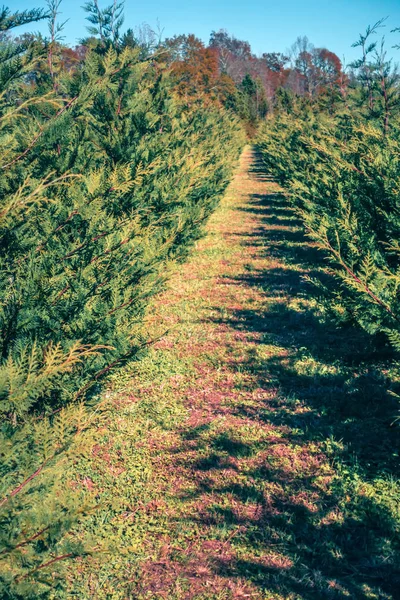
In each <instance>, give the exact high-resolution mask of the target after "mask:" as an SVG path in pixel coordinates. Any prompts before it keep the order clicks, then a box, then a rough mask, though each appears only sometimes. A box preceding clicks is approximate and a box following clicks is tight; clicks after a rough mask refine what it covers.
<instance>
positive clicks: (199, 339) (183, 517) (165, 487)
mask: <svg viewBox="0 0 400 600" xmlns="http://www.w3.org/2000/svg"><path fill="white" fill-rule="evenodd" d="M322 261H323V259H322V258H321V256H320V255H319V254H318V253H317V252H316V250H315V248H314V247H313V246H312V244H310V243H309V241H307V240H306V239H305V238H304V235H303V233H302V230H301V227H300V224H299V223H298V221H297V220H296V218H295V216H294V214H293V212H292V210H291V209H290V208H289V207H288V205H287V201H286V199H285V197H284V196H283V195H282V193H281V191H280V190H279V188H278V187H277V186H276V184H274V183H273V182H271V181H269V180H268V178H267V177H265V176H263V175H262V174H261V173H259V172H258V171H257V164H256V161H255V158H254V155H253V154H252V153H251V152H250V150H247V151H246V152H245V154H244V156H243V157H242V162H241V165H240V168H239V170H238V172H237V174H236V178H235V180H234V182H233V183H232V185H231V187H230V188H229V189H228V192H227V194H226V197H225V199H224V201H223V203H222V205H221V206H220V208H219V209H218V210H217V212H216V213H215V215H214V216H213V218H212V220H211V222H210V224H209V227H208V233H207V237H205V238H204V239H203V240H201V241H200V242H199V243H198V244H197V246H196V248H195V250H194V251H193V252H192V255H191V257H190V258H189V260H188V262H187V263H186V264H185V265H184V266H183V267H181V270H180V271H176V272H175V273H174V274H173V277H172V279H171V281H170V284H169V288H168V290H166V291H165V292H164V293H163V294H162V295H161V296H160V297H158V298H157V299H155V301H154V305H153V306H152V308H151V310H150V311H149V314H148V325H149V326H150V325H151V328H152V331H153V333H154V337H155V338H157V337H158V336H160V335H161V339H160V340H159V341H158V342H157V343H156V344H155V345H154V346H152V347H150V349H149V352H148V353H147V355H146V356H145V357H144V358H143V359H142V360H141V361H139V362H135V363H133V364H131V365H129V366H128V367H127V368H126V369H125V370H124V371H123V372H120V373H118V374H117V375H115V376H114V378H113V381H112V383H111V386H110V389H109V390H108V392H107V394H108V396H107V410H106V411H105V412H104V414H103V413H102V416H101V419H100V418H99V422H98V423H97V428H98V431H97V435H98V443H97V445H96V447H95V451H94V452H92V453H91V455H90V456H84V457H82V459H81V460H80V461H79V463H78V464H77V465H76V477H75V485H79V486H83V487H87V488H88V489H90V490H91V492H92V493H93V494H94V495H95V497H96V501H97V503H98V505H99V508H98V509H97V510H96V511H94V512H93V514H92V516H91V517H90V518H89V519H86V520H85V521H83V522H82V524H81V526H80V527H79V528H77V530H76V531H75V532H74V534H73V535H74V536H76V537H79V538H80V539H82V540H83V541H84V542H85V544H86V546H87V547H88V548H90V549H91V553H90V554H89V555H88V556H86V557H84V558H81V559H79V560H78V561H76V562H75V563H74V564H73V566H71V570H70V581H69V591H68V597H71V598H73V597H76V598H98V599H103V598H104V599H106V598H107V599H108V598H110V599H114V598H115V599H126V598H132V599H133V598H134V599H139V600H142V599H143V600H144V599H150V598H167V599H170V600H183V599H190V598H196V599H204V600H214V599H215V600H217V599H221V600H222V599H224V600H225V599H234V598H255V599H260V600H261V599H264V600H267V599H268V600H273V599H276V600H278V599H279V600H295V599H296V600H297V599H314V598H315V599H321V598H338V599H347V598H360V599H361V598H362V599H364V598H365V599H393V600H395V599H396V598H398V597H399V596H398V590H399V589H400V568H399V567H400V565H399V522H400V519H399V516H400V515H399V510H400V508H399V507H400V502H399V500H400V492H399V482H398V466H399V463H398V450H399V427H398V424H396V423H394V421H395V419H396V416H397V414H398V405H397V404H396V398H395V397H394V396H393V395H391V394H390V393H389V390H394V391H396V389H397V388H398V385H399V383H398V371H397V369H396V365H395V362H394V361H393V358H392V357H391V356H390V354H389V353H387V352H386V353H385V352H384V351H383V350H382V348H379V347H377V344H376V343H375V342H374V341H373V340H371V339H370V338H368V337H367V336H365V335H364V334H362V333H361V332H360V331H358V330H355V329H354V330H353V329H351V328H347V329H346V330H343V329H338V328H337V327H336V326H334V325H333V324H332V323H330V321H329V316H328V315H326V314H324V313H323V311H322V310H321V309H320V308H319V306H318V303H317V301H316V298H315V296H314V289H313V287H312V285H311V284H310V283H309V282H308V281H307V279H305V276H311V277H317V276H320V274H321V272H322V266H323V262H322ZM165 331H167V333H165V334H164V335H162V334H163V332H165Z"/></svg>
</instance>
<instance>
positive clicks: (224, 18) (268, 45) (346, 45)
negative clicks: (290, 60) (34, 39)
mask: <svg viewBox="0 0 400 600" xmlns="http://www.w3.org/2000/svg"><path fill="white" fill-rule="evenodd" d="M111 2H112V0H105V1H104V0H100V5H102V6H105V5H107V4H111ZM83 3H84V0H63V2H62V6H61V10H62V15H61V17H60V18H61V19H62V20H65V19H69V21H68V23H67V24H66V25H65V29H64V35H65V42H67V43H68V44H70V45H74V44H75V43H76V42H77V41H78V40H79V39H80V38H82V37H84V36H86V35H87V33H86V30H85V23H87V22H86V21H85V13H84V11H83V9H82V8H81V6H82V5H83ZM4 4H5V5H7V4H8V5H9V6H10V8H11V7H12V9H14V10H15V9H17V10H24V9H26V8H32V7H45V5H46V2H45V0H13V1H12V2H8V3H7V0H4ZM382 17H388V20H387V22H386V27H385V28H384V29H382V30H381V34H382V35H385V37H386V40H387V51H388V55H389V56H393V57H394V59H395V60H396V62H399V63H400V51H399V50H394V49H392V48H391V46H393V45H394V44H396V43H399V44H400V32H399V33H397V34H392V33H390V30H391V29H394V28H395V27H400V0H329V1H327V0H230V1H228V0H192V1H190V0H186V1H185V0H150V1H147V2H143V0H140V1H134V0H126V2H125V25H124V27H125V28H127V27H131V28H132V29H135V27H136V26H138V25H140V24H141V23H148V24H149V25H150V26H152V27H156V26H157V22H159V24H160V27H161V28H162V29H163V30H164V36H165V37H170V36H172V35H174V34H175V33H178V34H179V33H194V34H195V35H197V36H198V37H199V38H201V39H202V40H203V41H204V42H208V40H209V36H210V32H211V31H212V30H218V29H221V28H223V29H226V30H227V31H228V32H229V33H231V34H233V35H235V36H236V37H237V38H239V39H243V40H247V41H248V42H250V44H251V47H252V50H253V52H254V53H256V54H260V53H262V52H285V50H286V49H287V48H288V47H290V46H291V44H292V43H293V42H294V40H295V39H296V37H297V36H299V35H306V36H307V37H308V38H309V40H310V41H311V42H312V43H313V44H314V45H315V46H316V47H326V48H328V49H329V50H331V51H333V52H335V53H336V54H337V55H338V56H339V58H341V59H343V57H345V59H346V62H347V63H348V62H349V61H351V60H353V59H354V58H355V57H356V56H358V50H357V49H354V48H351V44H352V42H354V41H355V40H356V39H357V37H358V34H359V33H360V32H362V31H365V28H366V27H367V25H369V24H374V23H375V22H376V21H378V20H379V19H380V18H382ZM25 29H26V28H25ZM28 29H29V28H28ZM32 29H34V30H35V31H42V32H43V33H44V32H46V25H45V24H44V23H43V24H36V25H33V27H31V28H30V30H32ZM21 31H22V29H21ZM377 39H378V38H377Z"/></svg>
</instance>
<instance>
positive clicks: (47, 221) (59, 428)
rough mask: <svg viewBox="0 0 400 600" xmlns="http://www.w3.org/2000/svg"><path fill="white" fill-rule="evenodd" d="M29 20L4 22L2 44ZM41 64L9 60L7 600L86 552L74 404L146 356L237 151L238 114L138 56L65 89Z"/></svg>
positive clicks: (106, 63)
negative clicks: (175, 268)
mask: <svg viewBox="0 0 400 600" xmlns="http://www.w3.org/2000/svg"><path fill="white" fill-rule="evenodd" d="M41 16H42V14H41V13H36V12H32V13H26V15H25V21H26V20H29V19H34V18H37V17H41ZM119 18H120V17H118V19H119ZM21 19H22V20H23V19H24V17H22V15H19V16H15V15H11V14H10V13H9V12H7V11H4V13H3V16H0V28H1V27H2V28H3V30H5V29H7V27H10V26H11V25H12V24H14V23H15V24H18V23H19V22H21ZM110 36H111V37H112V35H111V34H110ZM55 51H56V45H55V44H52V45H51V52H52V53H54V52H55ZM47 52H49V47H48V46H47V45H46V43H43V42H40V41H35V42H33V43H32V44H30V45H29V46H17V45H15V44H14V45H13V42H12V41H11V42H8V41H7V42H4V44H3V43H1V44H0V143H1V146H2V153H1V158H0V243H1V248H2V252H1V257H0V331H1V333H0V358H1V360H0V413H1V419H2V428H1V433H0V443H1V454H2V491H1V498H0V524H1V530H2V533H1V537H0V571H1V573H2V574H1V576H0V596H1V597H2V598H3V597H4V598H29V597H35V598H37V597H41V596H43V597H46V596H48V595H49V594H50V591H51V590H53V591H52V592H51V593H52V594H53V597H56V596H54V593H55V594H57V593H58V592H57V590H60V589H61V588H62V585H63V581H62V580H63V578H62V576H60V577H54V571H57V572H60V573H62V565H63V564H64V563H66V562H68V561H69V560H71V559H72V558H73V557H74V556H76V555H77V554H79V553H82V552H86V551H89V550H88V549H86V548H83V547H79V545H72V544H71V543H70V542H69V541H68V535H67V533H66V532H67V531H68V530H69V528H70V527H71V525H72V524H73V523H74V522H76V521H79V519H81V518H83V515H84V514H85V513H86V512H87V510H91V508H92V505H93V502H92V501H91V499H90V497H88V496H87V494H86V495H83V494H81V493H80V492H79V491H77V490H76V486H75V483H74V482H73V481H71V475H70V468H69V466H70V465H71V464H72V463H73V461H74V457H76V456H79V455H80V453H84V452H90V451H91V448H92V445H93V442H92V439H91V436H90V435H89V433H88V429H89V426H88V423H90V422H91V418H92V416H91V415H92V412H91V411H90V410H89V409H87V408H85V406H84V405H81V404H80V402H83V401H85V400H86V399H87V398H88V395H90V393H91V394H92V395H93V392H94V391H96V387H95V386H97V385H98V384H99V382H100V381H101V380H103V379H104V378H105V377H106V376H107V375H108V374H109V373H110V372H111V371H112V370H113V369H115V368H117V367H118V366H120V365H122V364H123V363H124V362H126V361H127V360H129V359H132V358H137V357H138V356H139V353H140V351H141V350H142V349H143V348H145V347H146V345H147V344H148V343H149V341H150V340H149V339H148V336H147V333H146V330H145V328H144V325H143V316H144V314H145V311H146V306H147V303H148V300H149V298H150V296H152V295H153V294H154V293H156V292H157V291H158V290H160V289H161V287H162V285H163V283H164V272H165V271H166V269H165V266H166V264H167V263H169V262H170V261H172V260H178V259H182V258H184V256H185V254H186V253H187V251H188V248H189V247H190V245H191V244H192V243H193V242H194V241H195V240H196V239H197V238H198V237H199V235H200V234H201V229H202V225H203V223H204V222H205V220H206V219H207V217H208V216H209V214H210V213H211V212H212V210H213V209H214V208H215V206H216V204H217V202H218V199H219V198H220V196H221V193H222V192H223V190H224V188H225V186H226V184H227V182H228V180H229V177H230V174H231V171H232V168H233V166H234V164H235V162H236V160H237V157H238V153H239V151H240V147H241V146H242V144H243V143H244V135H243V133H242V129H241V127H240V125H239V123H238V122H237V120H236V119H235V118H234V117H232V116H231V115H230V114H229V113H227V112H225V111H223V110H222V109H221V108H219V107H217V106H211V105H207V103H205V102H203V101H202V100H201V99H199V100H198V101H196V102H194V103H192V104H191V105H190V107H189V106H187V105H185V103H184V102H183V100H181V99H179V98H178V97H175V95H174V91H173V86H172V83H171V81H170V78H169V75H168V72H167V71H166V70H163V68H162V66H160V65H159V64H157V63H156V62H155V61H151V60H147V61H146V62H143V61H142V60H141V58H140V48H131V47H128V46H127V47H125V48H122V47H121V48H120V47H118V44H116V43H115V44H114V43H113V42H112V39H106V40H100V41H99V43H98V44H93V48H92V49H91V50H90V51H88V54H87V57H86V59H85V61H84V62H82V64H80V65H79V68H77V69H75V70H74V71H73V72H71V73H63V72H61V71H60V72H57V79H56V85H55V84H54V78H53V77H52V76H50V75H49V72H48V71H46V67H44V66H43V65H44V64H46V63H45V62H44V59H45V58H46V53H47ZM53 59H54V54H53V55H52V60H53ZM97 411H98V412H99V409H98V408H97ZM98 412H97V413H96V414H98ZM100 413H101V410H100ZM97 418H98V417H97ZM74 486H75V487H74ZM60 489H62V494H60Z"/></svg>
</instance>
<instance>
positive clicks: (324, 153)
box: [259, 113, 400, 349]
mask: <svg viewBox="0 0 400 600" xmlns="http://www.w3.org/2000/svg"><path fill="white" fill-rule="evenodd" d="M259 149H260V152H261V155H262V158H263V161H264V164H265V167H266V169H268V171H269V172H271V173H272V174H273V175H275V176H276V177H277V178H278V180H279V181H280V182H281V183H282V184H283V185H284V186H285V187H286V189H287V190H288V192H289V194H290V198H291V200H292V202H293V203H294V204H295V206H296V207H297V212H298V214H299V216H300V217H301V218H302V220H303V222H304V224H305V227H306V230H307V232H308V234H309V235H310V236H311V238H312V239H313V240H314V241H315V243H316V245H317V246H318V247H319V248H320V249H321V250H322V251H323V252H324V253H325V255H326V256H327V258H328V259H329V262H330V265H331V266H330V268H329V269H327V271H328V272H329V273H330V274H332V275H334V278H335V280H336V282H337V285H336V286H334V287H333V288H330V289H329V290H328V289H327V288H324V287H323V286H322V285H320V288H321V290H322V291H323V292H324V293H323V295H324V296H325V297H327V298H328V304H329V305H330V306H331V307H332V308H333V309H334V312H335V313H336V316H337V317H338V318H340V320H349V319H350V320H353V321H356V322H358V323H359V324H360V325H361V327H363V328H364V329H365V330H366V331H368V332H370V333H372V334H375V333H382V334H385V335H386V336H387V338H389V339H390V341H391V343H392V344H393V346H394V347H395V348H396V349H399V348H400V345H399V340H400V328H399V324H400V305H399V295H398V289H399V284H400V270H399V269H400V253H399V245H398V241H397V240H398V239H399V236H400V219H399V216H398V195H399V189H400V179H399V173H400V170H399V166H400V165H399V155H400V123H399V122H398V120H393V122H392V124H391V129H390V131H388V132H386V133H385V132H384V131H382V128H381V127H380V126H379V124H378V123H374V122H368V121H365V120H364V119H363V118H362V117H361V116H359V115H358V116H357V115H356V113H355V114H354V115H352V114H351V113H345V114H338V115H335V116H327V115H324V114H314V115H312V114H307V115H304V114H301V113H299V114H298V115H297V116H290V115H285V114H281V115H279V116H277V117H276V118H275V119H273V120H270V121H269V122H268V123H267V124H266V125H265V127H264V129H263V130H262V132H261V133H260V137H259ZM332 294H333V295H332Z"/></svg>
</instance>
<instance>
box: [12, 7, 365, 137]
mask: <svg viewBox="0 0 400 600" xmlns="http://www.w3.org/2000/svg"><path fill="white" fill-rule="evenodd" d="M60 5H61V1H60V0H49V2H48V6H49V11H48V13H47V15H48V18H49V19H50V21H49V23H50V25H49V36H48V37H46V38H45V37H42V36H41V35H38V34H24V35H22V36H20V37H18V36H16V37H15V36H12V35H11V34H7V33H3V34H2V37H3V41H4V40H5V39H7V38H8V40H9V42H10V43H14V44H19V43H22V44H26V43H31V44H36V45H42V46H46V47H47V48H48V58H47V61H44V62H43V63H42V64H41V78H43V77H44V76H45V74H47V76H48V75H50V77H51V78H53V79H55V78H57V76H60V74H61V73H63V72H65V73H69V74H71V73H73V72H75V71H76V70H79V68H80V65H81V64H82V63H83V61H84V60H85V56H86V54H87V53H88V52H89V51H90V50H91V49H93V48H94V47H96V45H98V44H104V43H108V42H107V40H109V39H110V38H111V37H112V38H113V43H114V45H115V46H117V47H118V48H119V49H120V50H121V49H123V48H126V47H130V48H136V49H138V50H139V52H140V58H141V60H153V61H155V62H156V63H157V64H158V65H159V66H160V67H161V68H166V69H168V70H169V71H170V74H171V77H172V78H173V79H174V80H175V83H176V87H177V91H178V93H180V94H181V95H182V96H185V97H186V99H188V98H190V96H192V95H196V96H198V95H199V94H200V93H201V94H203V95H204V96H207V97H208V98H209V99H210V100H212V101H214V102H216V103H219V104H221V105H223V106H224V107H226V108H228V109H230V110H232V111H234V112H235V113H236V114H237V115H238V116H239V117H240V118H241V119H242V120H243V121H244V122H245V123H246V124H247V128H248V131H249V133H250V134H252V133H254V131H255V126H256V123H257V121H258V120H259V119H263V118H264V117H265V116H266V115H267V114H268V113H270V112H271V111H272V110H273V108H274V106H276V104H277V103H279V101H281V97H282V96H283V97H285V95H288V94H289V95H294V96H299V97H307V98H311V99H314V100H315V99H318V98H319V97H320V96H323V97H325V96H326V95H327V94H330V95H331V96H338V95H339V96H341V97H342V98H345V96H346V94H347V90H348V88H349V86H351V85H354V84H355V85H356V77H355V71H354V68H353V67H354V64H353V63H352V64H351V65H350V66H349V67H347V68H344V66H343V65H342V62H341V60H340V59H339V57H338V56H337V55H336V54H335V53H334V52H332V51H331V50H329V49H328V48H325V47H321V48H317V47H315V46H314V45H313V44H312V43H311V42H310V41H309V40H308V38H307V37H306V36H299V37H298V38H297V39H296V40H295V41H294V43H293V45H292V46H291V48H290V49H288V51H287V52H286V53H282V52H266V53H263V54H262V55H261V56H256V55H255V54H254V53H253V52H252V49H251V46H250V44H249V42H247V41H245V40H240V39H238V38H236V37H235V36H234V35H232V34H230V33H228V32H227V31H226V30H225V29H219V30H218V31H212V32H211V34H210V39H209V43H208V44H205V43H204V42H203V41H201V40H200V39H199V38H197V37H196V36H195V35H194V34H176V35H174V36H173V37H170V38H165V39H163V38H162V32H161V31H154V30H153V29H152V28H151V27H150V26H149V25H147V24H143V25H141V26H139V27H137V28H135V29H133V28H127V29H126V30H125V32H124V33H122V32H121V27H122V24H123V3H117V2H115V3H114V4H113V5H110V6H109V7H106V8H104V9H101V8H100V7H99V5H98V3H97V2H94V3H91V2H87V3H86V4H85V6H84V7H83V9H84V11H85V12H86V15H87V16H86V18H87V20H88V21H89V23H91V25H89V26H88V32H89V34H90V35H89V36H88V37H86V38H84V39H82V40H80V43H79V44H77V45H75V46H68V45H65V44H64V43H63V41H62V27H63V24H58V16H59V12H60V11H59V9H60ZM85 12H83V11H82V17H84V15H85ZM43 14H45V13H43ZM111 21H112V24H111V25H110V23H111ZM96 22H99V23H100V25H96ZM46 71H47V73H46ZM34 79H35V77H34V76H33V77H32V84H33V83H34ZM283 101H284V100H283Z"/></svg>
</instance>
